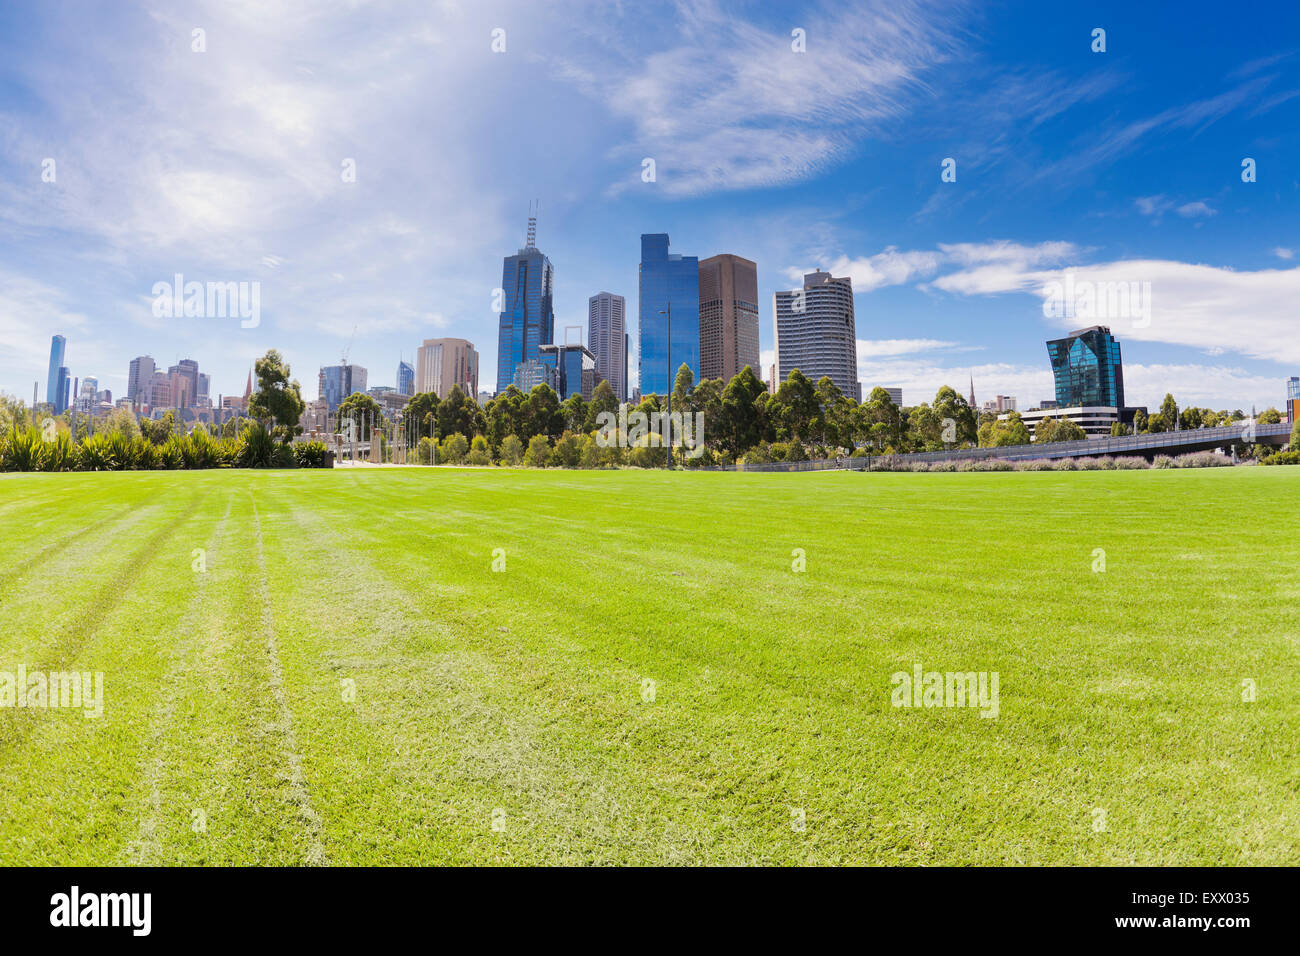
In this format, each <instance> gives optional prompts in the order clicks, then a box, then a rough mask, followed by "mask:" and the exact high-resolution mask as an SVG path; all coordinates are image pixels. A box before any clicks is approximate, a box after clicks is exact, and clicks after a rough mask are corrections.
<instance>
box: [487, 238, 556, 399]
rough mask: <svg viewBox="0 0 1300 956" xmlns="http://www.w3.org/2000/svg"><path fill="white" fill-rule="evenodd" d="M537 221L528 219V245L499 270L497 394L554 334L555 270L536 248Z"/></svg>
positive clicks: (536, 354) (536, 357)
mask: <svg viewBox="0 0 1300 956" xmlns="http://www.w3.org/2000/svg"><path fill="white" fill-rule="evenodd" d="M536 241H537V218H536V217H535V216H530V217H529V219H528V244H527V245H526V246H524V248H522V249H520V250H519V251H518V252H517V253H515V254H514V255H513V256H506V258H505V264H504V267H503V268H502V270H501V290H502V293H503V295H504V298H503V309H502V311H501V318H500V323H501V324H500V327H499V331H498V333H497V393H498V394H499V393H501V392H504V391H505V390H506V389H507V388H508V387H509V386H510V383H512V382H513V381H514V380H515V370H516V369H518V368H519V366H520V365H523V364H524V363H525V362H530V361H537V359H538V352H537V350H538V347H539V346H542V345H549V344H551V343H552V342H553V341H554V335H555V303H554V301H553V295H554V287H555V271H554V270H553V269H552V268H551V260H550V259H548V258H546V256H544V255H542V254H541V252H539V251H538V249H537V246H536V244H535V243H536Z"/></svg>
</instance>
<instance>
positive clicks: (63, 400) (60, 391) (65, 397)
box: [54, 336, 72, 415]
mask: <svg viewBox="0 0 1300 956" xmlns="http://www.w3.org/2000/svg"><path fill="white" fill-rule="evenodd" d="M60 338H62V336H60ZM71 390H72V376H71V374H70V373H69V372H68V367H67V366H66V365H60V366H59V371H58V374H57V375H56V376H55V377H54V414H56V415H62V414H63V413H64V412H66V411H67V410H68V401H69V399H70V397H71V396H70V392H71Z"/></svg>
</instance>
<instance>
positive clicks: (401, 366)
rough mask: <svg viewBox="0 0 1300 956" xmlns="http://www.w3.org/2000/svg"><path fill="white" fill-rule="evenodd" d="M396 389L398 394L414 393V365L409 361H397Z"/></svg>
mask: <svg viewBox="0 0 1300 956" xmlns="http://www.w3.org/2000/svg"><path fill="white" fill-rule="evenodd" d="M397 391H398V394H400V395H414V394H415V366H414V365H412V364H411V363H410V362H403V361H400V360H399V361H398V363H397Z"/></svg>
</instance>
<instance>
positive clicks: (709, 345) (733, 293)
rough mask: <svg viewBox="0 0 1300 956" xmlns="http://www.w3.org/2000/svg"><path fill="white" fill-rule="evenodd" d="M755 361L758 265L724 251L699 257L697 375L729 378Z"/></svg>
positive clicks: (754, 366) (756, 366) (756, 367)
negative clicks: (707, 256) (698, 373)
mask: <svg viewBox="0 0 1300 956" xmlns="http://www.w3.org/2000/svg"><path fill="white" fill-rule="evenodd" d="M746 365H748V366H749V367H750V368H751V369H753V370H754V374H755V375H758V374H761V368H762V367H761V366H760V365H759V364H758V266H757V265H755V264H754V263H753V262H750V261H749V260H748V259H745V258H743V257H741V256H733V255H731V254H729V253H724V254H723V255H720V256H711V257H710V258H708V259H701V260H700V378H701V379H706V378H709V379H713V378H720V379H722V380H723V381H724V382H729V381H731V379H732V377H733V376H735V375H736V374H737V373H738V372H740V370H741V369H743V368H744V367H745V366H746Z"/></svg>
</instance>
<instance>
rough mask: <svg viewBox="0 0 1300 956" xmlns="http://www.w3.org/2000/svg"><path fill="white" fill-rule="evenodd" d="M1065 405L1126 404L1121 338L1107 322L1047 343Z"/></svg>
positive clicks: (1060, 402)
mask: <svg viewBox="0 0 1300 956" xmlns="http://www.w3.org/2000/svg"><path fill="white" fill-rule="evenodd" d="M1047 354H1048V357H1049V358H1050V359H1051V360H1052V375H1053V376H1054V377H1055V379H1056V402H1057V404H1058V405H1060V406H1061V407H1062V408H1068V407H1076V406H1083V407H1095V408H1103V407H1104V408H1123V407H1124V363H1123V360H1122V359H1121V357H1120V349H1119V340H1118V339H1116V338H1115V336H1113V335H1111V334H1110V329H1108V328H1106V327H1105V326H1104V325H1093V326H1089V327H1088V328H1086V329H1078V330H1076V331H1074V332H1071V333H1070V334H1069V336H1067V337H1066V338H1063V339H1052V340H1051V341H1049V342H1048V343H1047Z"/></svg>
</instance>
